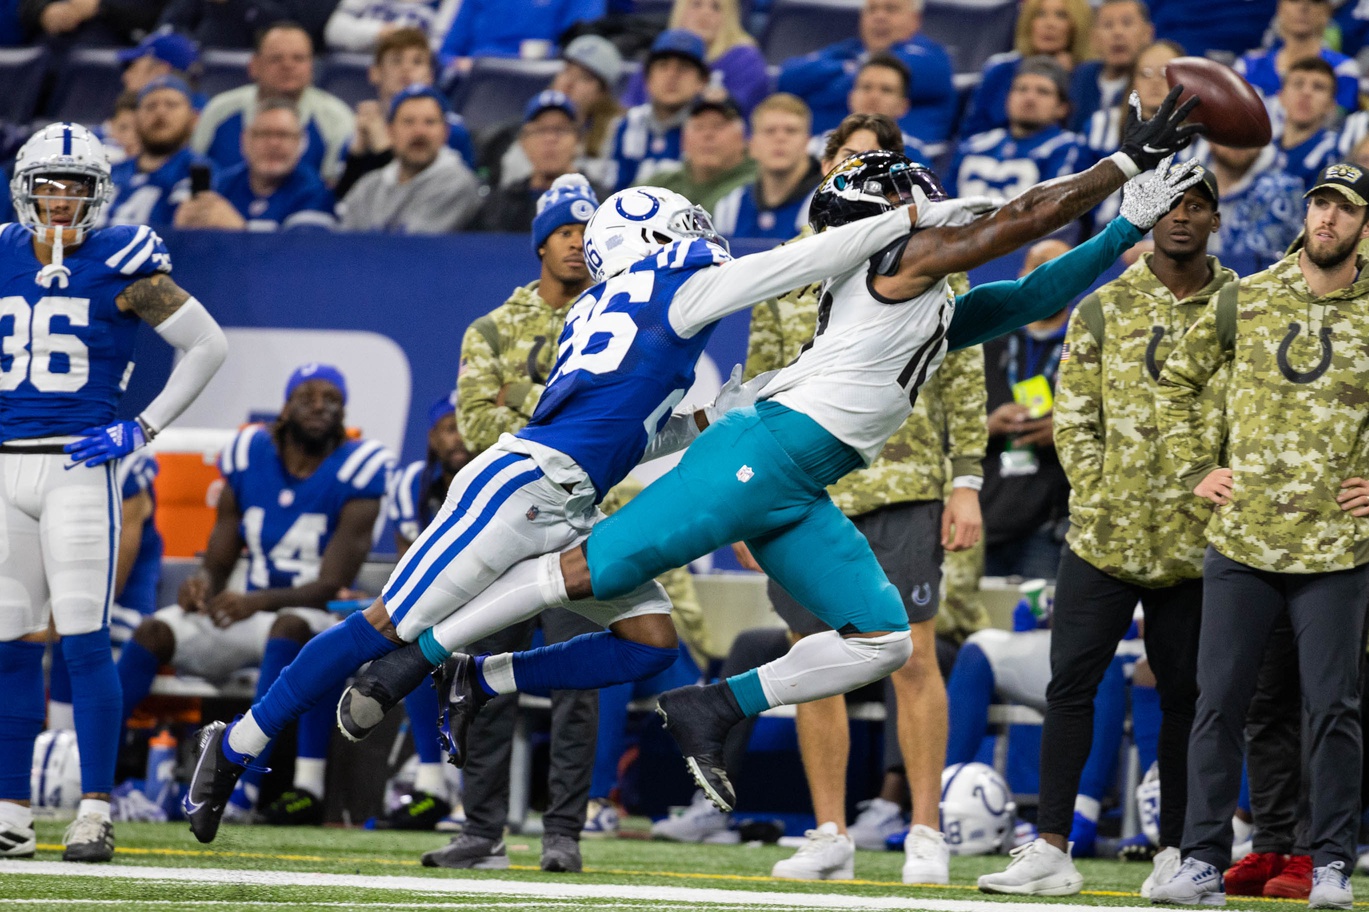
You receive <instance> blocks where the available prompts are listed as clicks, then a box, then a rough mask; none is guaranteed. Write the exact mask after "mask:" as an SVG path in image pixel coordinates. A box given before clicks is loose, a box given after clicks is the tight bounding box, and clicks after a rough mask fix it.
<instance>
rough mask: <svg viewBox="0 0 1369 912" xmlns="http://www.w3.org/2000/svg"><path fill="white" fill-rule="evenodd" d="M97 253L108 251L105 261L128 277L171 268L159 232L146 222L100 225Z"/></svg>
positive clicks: (169, 256) (165, 270) (168, 270)
mask: <svg viewBox="0 0 1369 912" xmlns="http://www.w3.org/2000/svg"><path fill="white" fill-rule="evenodd" d="M99 240H100V243H101V250H100V252H101V253H104V252H105V251H106V250H108V251H110V252H109V255H108V256H107V257H106V258H105V265H106V266H108V267H109V268H110V269H113V270H115V271H116V272H118V273H119V274H121V275H126V276H129V277H141V276H150V275H155V274H157V273H166V272H170V271H171V254H170V253H169V252H168V251H167V249H166V244H164V243H163V242H162V239H161V236H160V235H158V234H157V232H155V231H153V230H152V229H151V228H149V227H148V226H146V225H111V226H110V227H108V228H101V229H100V235H99Z"/></svg>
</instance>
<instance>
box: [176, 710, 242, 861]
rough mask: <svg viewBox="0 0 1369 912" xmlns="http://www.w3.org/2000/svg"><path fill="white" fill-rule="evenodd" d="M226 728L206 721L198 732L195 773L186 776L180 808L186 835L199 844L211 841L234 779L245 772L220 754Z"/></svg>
mask: <svg viewBox="0 0 1369 912" xmlns="http://www.w3.org/2000/svg"><path fill="white" fill-rule="evenodd" d="M227 730H228V725H227V724H226V723H223V722H210V723H209V724H208V725H206V726H205V727H204V728H202V729H201V730H200V746H199V756H197V757H196V758H195V771H194V772H193V773H191V775H190V786H189V787H188V788H187V789H186V792H185V797H184V798H183V799H181V808H182V809H183V810H184V811H185V816H186V818H187V819H188V820H189V821H190V832H192V833H194V834H195V838H196V839H198V840H199V841H200V842H213V841H214V836H215V835H217V834H218V832H219V821H220V820H222V819H223V808H224V805H226V804H227V803H228V799H229V797H230V796H232V794H233V787H234V786H235V785H237V784H238V778H239V777H240V776H242V774H243V773H245V772H246V771H247V767H246V766H244V765H242V764H241V763H234V762H233V761H232V760H229V759H228V758H227V757H225V756H224V755H223V739H224V738H225V737H226V735H225V732H227Z"/></svg>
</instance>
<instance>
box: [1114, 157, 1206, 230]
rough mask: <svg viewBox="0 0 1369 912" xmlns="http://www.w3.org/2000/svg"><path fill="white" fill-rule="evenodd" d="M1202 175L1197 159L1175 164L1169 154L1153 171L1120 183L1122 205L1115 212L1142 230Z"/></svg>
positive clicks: (1166, 209) (1148, 226)
mask: <svg viewBox="0 0 1369 912" xmlns="http://www.w3.org/2000/svg"><path fill="white" fill-rule="evenodd" d="M1202 179H1203V169H1202V166H1201V165H1199V164H1198V162H1196V161H1186V162H1182V163H1180V164H1178V165H1175V164H1174V156H1173V155H1168V156H1166V157H1165V159H1164V160H1163V161H1161V162H1160V164H1158V165H1156V167H1155V170H1154V172H1148V173H1146V174H1138V175H1137V176H1136V177H1133V178H1132V179H1131V180H1129V181H1127V182H1126V185H1125V186H1123V187H1122V208H1121V210H1120V211H1119V212H1118V215H1120V216H1122V218H1124V219H1126V220H1127V221H1128V222H1131V223H1132V224H1133V225H1135V226H1136V227H1137V228H1139V229H1141V230H1142V231H1149V230H1150V229H1151V227H1152V226H1154V224H1155V223H1156V222H1158V221H1159V220H1160V219H1162V218H1164V217H1165V216H1166V215H1167V214H1169V212H1170V210H1172V209H1173V208H1174V204H1175V203H1177V202H1179V200H1180V199H1182V198H1183V195H1184V191H1185V190H1187V189H1188V188H1189V187H1192V186H1193V185H1194V184H1196V183H1198V181H1200V180H1202Z"/></svg>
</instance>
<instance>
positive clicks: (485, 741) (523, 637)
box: [462, 608, 603, 839]
mask: <svg viewBox="0 0 1369 912" xmlns="http://www.w3.org/2000/svg"><path fill="white" fill-rule="evenodd" d="M539 621H540V622H541V624H542V630H543V633H544V634H545V635H546V641H547V645H551V644H553V643H562V642H565V641H566V640H569V639H570V638H572V637H576V636H579V635H580V634H582V633H594V632H596V631H599V630H602V629H603V628H601V627H600V626H599V625H597V624H595V623H593V622H591V621H589V620H586V619H585V618H583V617H581V616H580V615H578V614H576V613H575V612H573V611H570V610H569V609H566V608H549V609H547V610H546V611H544V612H542V614H541V615H540V616H539V617H538V618H536V619H534V620H530V621H525V622H524V623H522V624H515V625H513V626H512V627H507V628H505V629H504V630H501V631H499V632H498V633H495V634H492V635H490V636H488V637H486V638H485V639H483V640H481V641H479V642H478V643H475V644H473V645H472V646H471V648H470V652H471V654H472V655H478V654H480V653H487V652H489V653H498V652H511V651H514V650H518V649H525V648H527V646H528V641H529V639H530V638H531V637H532V631H533V627H534V626H535V625H536V624H537V623H538V622H539ZM517 721H518V695H517V694H503V695H501V696H498V697H495V698H494V699H492V700H490V702H489V703H487V704H485V708H484V709H482V710H481V711H480V714H479V715H477V716H476V717H475V720H474V721H473V722H472V723H471V732H470V742H469V743H470V757H469V758H468V759H467V760H466V767H465V771H464V774H463V785H462V793H463V795H462V802H463V803H464V805H465V808H466V828H465V832H467V833H469V834H471V835H472V836H479V837H480V838H482V839H498V838H499V837H500V836H502V835H504V825H505V824H506V823H507V822H508V819H509V756H510V754H511V753H512V749H513V728H514V725H515V723H516V722H517ZM598 733H599V691H597V690H553V691H552V692H551V769H550V771H549V773H548V775H547V792H548V795H549V798H548V802H547V811H546V813H545V814H543V815H542V826H543V829H544V831H545V832H546V833H547V834H549V835H557V836H569V837H571V838H572V839H579V838H580V830H581V829H582V828H583V827H584V825H585V805H586V804H588V803H589V784H590V778H591V777H592V776H593V774H594V746H595V741H596V739H597V737H598Z"/></svg>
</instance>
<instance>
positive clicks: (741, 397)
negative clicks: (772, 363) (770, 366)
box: [703, 364, 779, 424]
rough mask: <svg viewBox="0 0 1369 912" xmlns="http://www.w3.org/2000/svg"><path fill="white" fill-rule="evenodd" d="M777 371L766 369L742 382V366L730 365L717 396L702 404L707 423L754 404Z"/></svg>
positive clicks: (712, 422)
mask: <svg viewBox="0 0 1369 912" xmlns="http://www.w3.org/2000/svg"><path fill="white" fill-rule="evenodd" d="M777 373H779V371H766V372H765V373H763V374H757V375H756V376H754V377H752V378H751V379H750V380H748V381H746V382H745V383H743V382H742V366H741V365H740V364H734V365H732V374H731V376H729V377H728V378H727V382H726V383H724V384H723V388H722V389H720V390H718V396H717V398H716V399H714V400H713V402H712V403H711V404H709V405H705V406H704V408H703V413H704V417H705V418H707V419H708V423H709V424H714V423H716V422H717V421H718V420H720V419H721V418H722V416H723V415H726V414H727V413H728V412H730V411H732V410H733V409H738V408H746V407H747V406H749V405H755V403H756V397H757V396H759V395H760V392H761V390H762V389H764V388H765V385H766V384H767V383H769V382H770V378H771V377H773V376H775V374H777Z"/></svg>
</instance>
